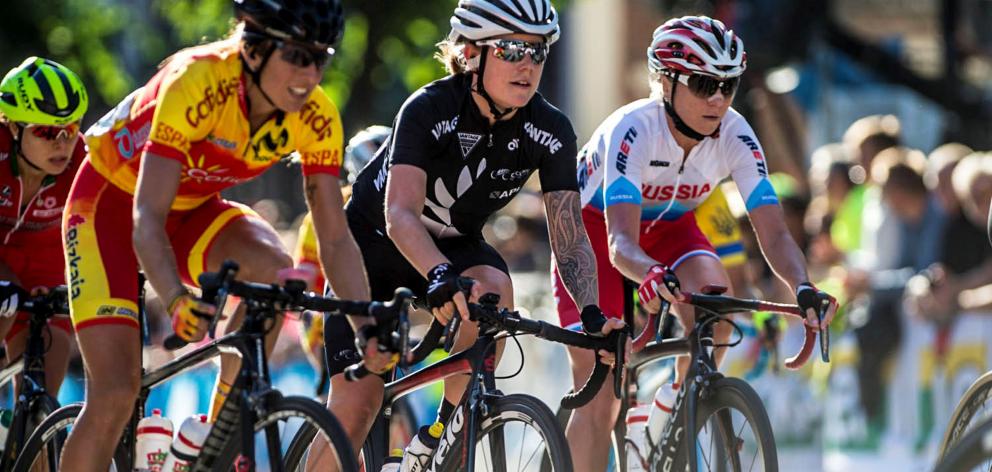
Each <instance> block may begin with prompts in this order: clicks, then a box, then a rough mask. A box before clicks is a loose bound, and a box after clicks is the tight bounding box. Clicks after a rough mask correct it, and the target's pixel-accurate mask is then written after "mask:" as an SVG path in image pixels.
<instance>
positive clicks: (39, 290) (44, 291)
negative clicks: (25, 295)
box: [30, 285, 50, 297]
mask: <svg viewBox="0 0 992 472" xmlns="http://www.w3.org/2000/svg"><path fill="white" fill-rule="evenodd" d="M49 291H50V290H48V287H46V286H44V285H39V286H37V287H35V288H32V289H31V290H30V293H31V296H32V297H37V296H40V295H48V292H49Z"/></svg>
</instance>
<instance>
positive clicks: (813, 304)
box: [796, 282, 837, 329]
mask: <svg viewBox="0 0 992 472" xmlns="http://www.w3.org/2000/svg"><path fill="white" fill-rule="evenodd" d="M796 304H797V305H799V309H800V310H802V312H803V313H804V314H805V316H806V320H805V321H806V326H809V327H811V328H813V329H820V323H819V320H818V317H817V313H818V312H819V311H820V309H821V307H823V306H824V305H827V313H826V315H825V316H824V317H823V327H824V328H825V327H827V326H829V325H830V321H831V320H833V319H834V315H835V314H836V313H837V299H835V298H834V297H832V296H831V295H830V294H829V293H827V292H824V291H822V290H820V289H818V288H816V286H815V285H813V284H811V283H809V282H804V283H801V284H799V286H798V287H796Z"/></svg>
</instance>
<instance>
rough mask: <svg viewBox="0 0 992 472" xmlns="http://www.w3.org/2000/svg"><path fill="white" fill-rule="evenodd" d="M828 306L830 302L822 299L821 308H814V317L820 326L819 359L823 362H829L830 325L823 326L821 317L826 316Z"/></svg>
mask: <svg viewBox="0 0 992 472" xmlns="http://www.w3.org/2000/svg"><path fill="white" fill-rule="evenodd" d="M829 308H830V302H829V301H827V300H824V301H823V308H821V309H819V310H816V318H817V322H818V323H819V326H820V339H819V342H820V360H822V361H823V362H825V363H828V362H830V327H828V326H824V324H823V317H824V316H826V311H827V309H829Z"/></svg>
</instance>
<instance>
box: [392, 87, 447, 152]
mask: <svg viewBox="0 0 992 472" xmlns="http://www.w3.org/2000/svg"><path fill="white" fill-rule="evenodd" d="M432 102H433V101H432V100H431V97H430V95H429V94H427V93H426V92H425V91H424V90H421V91H419V92H417V93H415V94H414V95H413V96H412V97H410V98H409V99H408V100H407V101H406V103H404V104H403V107H402V108H400V111H399V113H397V114H396V119H395V120H394V122H393V134H392V137H391V139H390V149H389V159H390V165H395V164H408V165H412V166H416V167H419V168H421V169H424V170H426V169H427V164H428V160H429V159H430V156H433V155H435V154H436V146H437V143H438V140H439V139H440V136H439V135H437V134H435V132H433V131H432V130H431V128H430V127H431V126H432V125H433V124H434V123H435V122H437V121H438V117H439V116H442V115H440V114H438V113H437V112H436V111H435V107H434V104H433V103H432ZM452 115H453V114H452ZM444 116H449V115H444Z"/></svg>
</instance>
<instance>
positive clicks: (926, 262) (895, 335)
mask: <svg viewBox="0 0 992 472" xmlns="http://www.w3.org/2000/svg"><path fill="white" fill-rule="evenodd" d="M869 162H871V163H872V165H871V168H870V171H869V172H868V175H869V176H870V177H871V185H872V188H870V189H869V191H871V192H877V195H878V196H879V200H878V202H877V203H874V202H872V201H871V200H868V201H866V203H865V213H866V215H864V216H865V217H866V218H878V219H880V220H884V223H882V226H876V229H875V230H873V231H869V229H868V228H869V224H870V223H871V222H872V221H871V220H869V219H865V220H863V221H864V222H865V223H864V226H865V231H864V234H865V235H869V234H872V233H873V234H874V239H873V240H872V239H869V240H863V241H862V246H863V247H868V248H871V247H873V248H874V249H873V250H872V252H874V256H875V257H874V258H873V260H872V264H871V265H870V266H868V267H867V268H866V267H857V266H854V267H850V268H849V271H848V274H847V276H846V278H845V280H844V285H845V289H846V291H847V296H848V298H854V297H858V296H862V295H863V296H866V303H864V304H863V305H862V307H861V309H860V310H852V314H851V321H852V325H853V326H854V327H855V335H856V337H857V340H858V346H859V350H860V353H861V355H860V360H859V366H858V377H859V383H860V392H861V401H862V407H863V408H864V411H865V413H866V414H867V416H868V418H869V420H870V421H871V422H872V423H873V424H875V425H876V426H878V425H879V423H878V422H879V421H881V420H882V418H884V414H883V413H884V411H883V399H884V398H885V385H886V379H885V378H884V375H883V371H884V366H885V365H886V364H887V363H888V361H889V360H890V359H891V358H892V356H893V355H894V354H895V352H896V351H897V349H898V347H899V345H900V342H901V340H902V338H903V335H902V334H903V333H902V322H901V312H902V296H903V290H904V287H905V286H906V282H907V281H908V280H909V279H910V278H911V277H912V276H913V275H914V274H916V273H917V272H919V271H920V270H922V269H924V268H926V267H928V266H930V265H931V264H933V263H934V262H936V260H937V257H938V254H939V248H940V236H941V232H942V228H943V225H942V223H941V222H942V221H943V218H944V213H943V210H942V209H941V208H940V205H939V203H938V202H937V199H936V197H934V196H933V195H931V194H930V192H929V191H928V190H927V188H926V185H925V184H924V182H923V171H924V167H925V162H926V159H925V157H924V156H923V153H921V152H920V151H917V150H913V149H908V148H903V147H891V148H888V149H886V150H883V151H882V152H879V153H878V155H877V156H875V157H874V158H873V159H871V161H869ZM869 198H874V197H873V195H872V194H868V195H866V199H869ZM869 204H873V205H876V206H875V207H874V211H882V209H883V208H885V209H886V210H884V211H882V212H881V213H875V215H873V216H870V215H869V214H868V213H869V211H870V209H872V207H870V206H869ZM863 300H864V298H863Z"/></svg>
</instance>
